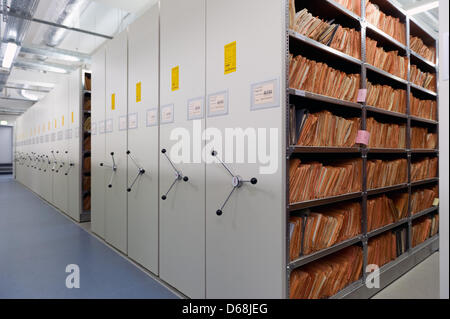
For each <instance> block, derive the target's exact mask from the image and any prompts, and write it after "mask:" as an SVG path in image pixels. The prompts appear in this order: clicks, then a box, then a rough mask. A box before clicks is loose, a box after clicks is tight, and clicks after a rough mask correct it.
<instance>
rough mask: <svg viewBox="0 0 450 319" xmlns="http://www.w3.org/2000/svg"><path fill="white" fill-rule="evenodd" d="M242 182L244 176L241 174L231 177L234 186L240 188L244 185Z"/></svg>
mask: <svg viewBox="0 0 450 319" xmlns="http://www.w3.org/2000/svg"><path fill="white" fill-rule="evenodd" d="M242 183H243V182H242V177H240V176H239V175H236V176H233V178H232V179H231V185H233V187H236V188H239V187H241V186H242Z"/></svg>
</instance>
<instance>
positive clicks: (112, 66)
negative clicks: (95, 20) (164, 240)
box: [105, 31, 128, 253]
mask: <svg viewBox="0 0 450 319" xmlns="http://www.w3.org/2000/svg"><path fill="white" fill-rule="evenodd" d="M127 84H128V80H127V33H126V31H124V32H122V33H120V34H119V35H117V36H116V37H115V38H114V40H111V41H110V42H109V43H108V45H107V48H106V126H105V127H106V142H105V151H106V154H105V165H109V166H113V165H116V167H117V169H116V170H115V171H113V170H112V169H110V168H108V167H105V174H106V176H107V178H110V177H111V176H112V179H111V180H108V184H109V185H108V188H107V189H106V197H105V201H106V203H105V238H106V241H107V242H109V243H110V244H111V245H113V246H114V247H116V248H117V249H119V250H120V251H122V252H125V253H126V252H127V154H126V152H127V131H126V129H125V130H119V120H120V118H121V117H126V116H127V112H128V110H127V109H128V108H127V102H128V98H127ZM113 159H114V160H113ZM109 186H111V187H109Z"/></svg>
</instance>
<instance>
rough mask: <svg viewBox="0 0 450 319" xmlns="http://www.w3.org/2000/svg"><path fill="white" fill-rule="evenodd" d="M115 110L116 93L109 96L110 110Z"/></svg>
mask: <svg viewBox="0 0 450 319" xmlns="http://www.w3.org/2000/svg"><path fill="white" fill-rule="evenodd" d="M115 109H116V93H113V94H111V110H113V111H114V110H115Z"/></svg>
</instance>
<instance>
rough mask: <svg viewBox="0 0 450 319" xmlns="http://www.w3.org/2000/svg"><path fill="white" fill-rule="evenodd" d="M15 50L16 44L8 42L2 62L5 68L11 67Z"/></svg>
mask: <svg viewBox="0 0 450 319" xmlns="http://www.w3.org/2000/svg"><path fill="white" fill-rule="evenodd" d="M16 52H17V44H15V43H14V42H8V45H7V46H6V51H5V56H4V57H3V63H2V66H3V67H4V68H7V69H9V68H11V65H12V62H13V60H14V57H15V56H16Z"/></svg>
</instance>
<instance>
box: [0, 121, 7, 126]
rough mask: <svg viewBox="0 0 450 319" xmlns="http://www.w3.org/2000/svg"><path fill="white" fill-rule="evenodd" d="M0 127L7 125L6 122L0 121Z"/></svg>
mask: <svg viewBox="0 0 450 319" xmlns="http://www.w3.org/2000/svg"><path fill="white" fill-rule="evenodd" d="M0 125H8V122H7V121H0Z"/></svg>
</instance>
